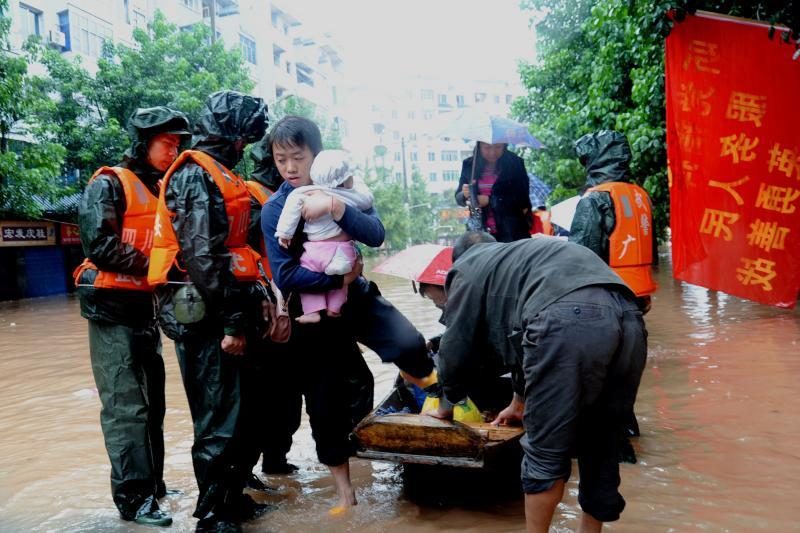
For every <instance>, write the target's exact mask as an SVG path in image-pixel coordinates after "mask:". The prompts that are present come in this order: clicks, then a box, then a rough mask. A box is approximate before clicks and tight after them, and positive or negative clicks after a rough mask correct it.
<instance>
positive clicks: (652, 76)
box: [512, 0, 800, 238]
mask: <svg viewBox="0 0 800 533" xmlns="http://www.w3.org/2000/svg"><path fill="white" fill-rule="evenodd" d="M678 4H680V5H679V6H678V7H679V8H680V9H705V10H710V11H715V12H719V13H725V14H730V15H736V16H742V17H749V18H755V19H760V20H768V21H771V22H773V23H777V22H780V21H783V22H784V23H788V24H789V26H790V27H791V28H793V29H794V31H795V32H797V31H798V30H800V24H799V23H798V15H797V14H796V13H795V11H794V6H793V1H792V0H789V1H785V2H773V1H767V0H765V1H756V2H737V1H714V0H706V1H692V2H685V1H683V2H676V1H674V0H673V1H670V0H639V1H635V2H634V1H632V0H524V1H523V3H522V6H523V8H526V9H531V10H534V11H535V12H536V13H543V16H542V18H541V20H540V21H539V23H538V24H537V31H538V39H539V42H538V49H539V51H540V53H539V60H538V61H537V62H536V63H535V64H528V65H523V66H522V67H521V69H520V74H521V78H522V82H523V85H524V86H525V87H526V88H527V94H526V95H525V96H523V97H522V98H519V99H517V100H516V101H515V102H514V104H513V108H512V112H513V114H514V115H515V116H516V117H517V118H519V119H521V120H524V121H525V122H527V123H529V124H531V128H532V130H533V133H534V134H535V135H536V136H537V137H539V138H540V139H541V140H542V142H543V143H544V144H545V146H546V148H545V149H544V150H536V151H532V152H530V155H529V156H528V157H529V163H530V166H529V168H531V169H533V171H534V173H535V174H536V175H537V176H539V177H541V178H542V179H543V180H545V181H546V182H547V183H548V184H550V185H551V186H553V187H554V191H553V194H552V196H551V198H552V199H553V200H554V201H557V200H559V199H562V198H566V197H568V196H571V195H574V194H575V193H576V192H577V190H578V189H579V188H580V187H581V186H582V185H583V183H584V181H585V176H584V172H583V168H582V167H581V165H580V164H579V163H578V161H577V159H576V157H575V153H574V150H573V142H574V141H575V140H576V139H578V138H579V137H580V136H581V135H583V134H585V133H589V132H592V131H596V130H598V129H604V128H605V129H614V130H617V131H620V132H622V133H624V134H625V135H626V136H627V137H628V139H629V141H630V143H631V148H632V149H633V161H632V162H631V171H632V176H633V178H634V180H635V181H637V182H639V183H641V184H643V186H644V187H645V188H646V189H647V191H648V192H649V193H650V196H651V198H652V200H653V205H654V226H655V227H656V231H657V235H658V236H659V238H663V237H664V236H665V229H666V227H667V225H668V224H669V197H668V194H669V192H668V189H667V179H666V133H665V131H666V130H665V122H664V117H665V110H664V61H663V57H664V38H665V37H666V36H667V34H668V33H669V30H670V27H671V24H670V22H669V21H668V20H667V18H666V16H665V14H666V13H667V10H668V9H670V8H672V7H676V5H678Z"/></svg>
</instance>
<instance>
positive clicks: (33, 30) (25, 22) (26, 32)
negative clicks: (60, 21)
mask: <svg viewBox="0 0 800 533" xmlns="http://www.w3.org/2000/svg"><path fill="white" fill-rule="evenodd" d="M19 31H20V33H21V34H22V36H23V37H30V36H31V35H39V36H41V35H42V12H41V11H37V10H36V9H33V8H32V7H28V6H26V5H25V4H20V5H19Z"/></svg>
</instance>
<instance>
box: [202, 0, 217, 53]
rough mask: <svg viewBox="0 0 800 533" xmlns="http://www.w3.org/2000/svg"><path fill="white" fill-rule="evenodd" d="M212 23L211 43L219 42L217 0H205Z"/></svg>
mask: <svg viewBox="0 0 800 533" xmlns="http://www.w3.org/2000/svg"><path fill="white" fill-rule="evenodd" d="M204 1H205V4H206V5H207V6H208V16H209V19H210V23H211V43H212V44H213V43H215V42H217V0H204Z"/></svg>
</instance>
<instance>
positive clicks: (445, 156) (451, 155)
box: [442, 150, 458, 161]
mask: <svg viewBox="0 0 800 533" xmlns="http://www.w3.org/2000/svg"><path fill="white" fill-rule="evenodd" d="M442 161H458V152H456V151H455V150H442Z"/></svg>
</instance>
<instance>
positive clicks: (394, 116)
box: [392, 109, 397, 119]
mask: <svg viewBox="0 0 800 533" xmlns="http://www.w3.org/2000/svg"><path fill="white" fill-rule="evenodd" d="M392 118H394V119H396V118H397V110H396V109H395V110H394V111H392Z"/></svg>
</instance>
